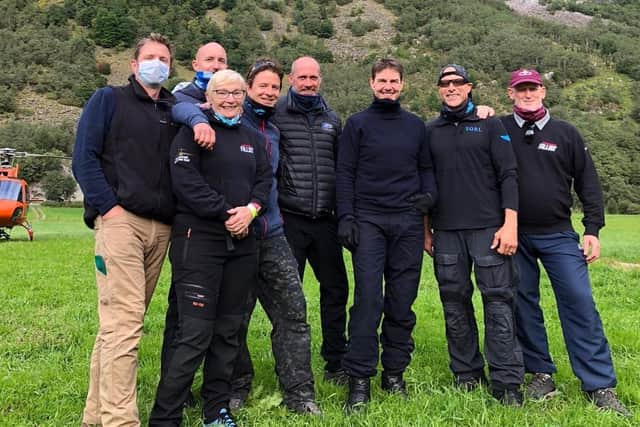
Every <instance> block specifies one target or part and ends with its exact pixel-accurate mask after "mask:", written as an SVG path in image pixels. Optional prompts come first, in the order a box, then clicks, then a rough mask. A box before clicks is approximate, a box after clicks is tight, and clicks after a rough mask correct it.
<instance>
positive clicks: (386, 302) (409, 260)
mask: <svg viewBox="0 0 640 427" xmlns="http://www.w3.org/2000/svg"><path fill="white" fill-rule="evenodd" d="M357 224H358V228H359V231H360V244H359V245H358V247H357V248H356V250H355V251H354V252H353V256H352V259H353V270H354V277H355V289H354V300H353V306H352V307H351V309H350V310H349V346H348V349H349V350H348V352H347V354H346V355H345V357H344V359H343V361H342V366H343V367H344V369H345V371H346V373H347V374H348V375H350V376H353V377H359V378H365V377H372V376H374V375H375V374H376V367H377V365H378V355H379V342H378V327H379V326H380V319H381V318H383V317H382V315H383V314H384V318H383V320H382V334H381V336H380V341H381V343H382V356H381V361H382V367H383V369H384V371H385V372H386V373H387V374H391V375H399V374H402V372H404V370H405V369H406V368H407V366H408V365H409V362H410V361H411V353H412V352H413V349H414V343H413V338H412V337H411V333H412V332H413V328H414V326H415V324H416V315H415V313H414V312H413V310H412V305H413V302H414V301H415V299H416V296H417V294H418V285H419V283H420V271H421V269H422V253H423V247H424V220H423V217H422V215H419V214H417V213H413V212H412V213H398V214H385V215H372V214H368V215H357ZM383 277H384V287H383V284H382V279H383Z"/></svg>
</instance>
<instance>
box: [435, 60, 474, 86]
mask: <svg viewBox="0 0 640 427" xmlns="http://www.w3.org/2000/svg"><path fill="white" fill-rule="evenodd" d="M449 68H453V70H449ZM445 70H447V71H445ZM445 76H460V77H462V79H463V80H464V82H465V83H469V74H468V73H467V70H465V69H464V67H463V66H462V65H458V64H447V65H445V66H444V67H442V68H441V69H440V73H438V81H437V83H440V80H442V78H443V77H445Z"/></svg>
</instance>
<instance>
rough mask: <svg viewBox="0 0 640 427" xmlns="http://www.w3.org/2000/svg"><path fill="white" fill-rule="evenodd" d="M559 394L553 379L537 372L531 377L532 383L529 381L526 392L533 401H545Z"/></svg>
mask: <svg viewBox="0 0 640 427" xmlns="http://www.w3.org/2000/svg"><path fill="white" fill-rule="evenodd" d="M557 393H558V391H557V390H556V383H555V382H553V377H552V376H551V375H549V374H545V373H542V372H536V373H535V374H533V375H532V376H531V381H529V384H527V388H526V390H525V395H526V396H527V398H528V399H531V400H544V399H547V398H549V397H552V396H554V395H556V394H557Z"/></svg>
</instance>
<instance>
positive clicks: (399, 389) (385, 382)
mask: <svg viewBox="0 0 640 427" xmlns="http://www.w3.org/2000/svg"><path fill="white" fill-rule="evenodd" d="M380 387H381V388H382V389H383V390H384V391H387V392H389V393H396V394H398V395H400V396H402V397H403V398H404V399H407V398H408V397H409V395H408V394H407V384H406V383H405V382H404V379H402V374H400V375H388V374H386V373H384V372H383V373H382V381H381V383H380Z"/></svg>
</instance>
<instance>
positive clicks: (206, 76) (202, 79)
mask: <svg viewBox="0 0 640 427" xmlns="http://www.w3.org/2000/svg"><path fill="white" fill-rule="evenodd" d="M212 76H213V73H212V72H211V71H196V79H195V85H196V86H198V87H199V88H200V89H202V90H205V89H207V84H209V80H211V77H212Z"/></svg>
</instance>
